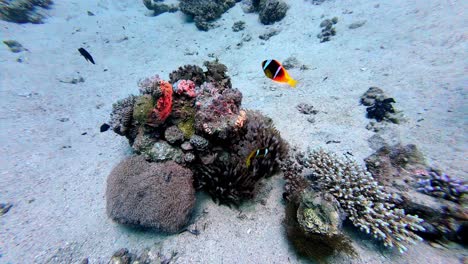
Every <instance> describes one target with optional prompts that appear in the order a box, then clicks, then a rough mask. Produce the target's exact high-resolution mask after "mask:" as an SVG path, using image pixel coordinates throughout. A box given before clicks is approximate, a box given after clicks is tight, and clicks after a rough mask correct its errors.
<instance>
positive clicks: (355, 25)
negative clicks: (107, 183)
mask: <svg viewBox="0 0 468 264" xmlns="http://www.w3.org/2000/svg"><path fill="white" fill-rule="evenodd" d="M366 22H367V21H366V20H361V21H356V22H354V23H352V24H351V25H349V26H348V28H349V29H356V28H360V27H362V26H364V24H366Z"/></svg>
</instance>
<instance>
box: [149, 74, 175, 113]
mask: <svg viewBox="0 0 468 264" xmlns="http://www.w3.org/2000/svg"><path fill="white" fill-rule="evenodd" d="M159 87H160V89H161V92H162V94H161V97H159V99H158V101H157V102H156V107H155V108H154V109H153V112H157V114H158V116H159V120H160V121H161V122H164V121H165V120H166V118H167V117H168V116H169V115H170V114H171V111H172V85H171V84H170V83H168V82H166V81H163V80H161V81H159Z"/></svg>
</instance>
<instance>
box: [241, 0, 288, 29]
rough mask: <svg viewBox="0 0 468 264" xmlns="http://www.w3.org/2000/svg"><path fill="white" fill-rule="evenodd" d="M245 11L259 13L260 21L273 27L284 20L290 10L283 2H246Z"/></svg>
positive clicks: (271, 0) (279, 0)
mask: <svg viewBox="0 0 468 264" xmlns="http://www.w3.org/2000/svg"><path fill="white" fill-rule="evenodd" d="M243 4H244V8H243V9H244V11H245V12H247V13H252V12H257V13H258V17H259V20H260V22H261V23H262V24H264V25H271V24H274V23H275V22H278V21H280V20H282V19H283V18H284V17H285V16H286V13H287V11H288V9H289V7H288V5H287V4H286V3H285V2H284V1H282V0H245V1H244V3H243Z"/></svg>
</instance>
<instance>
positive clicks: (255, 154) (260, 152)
mask: <svg viewBox="0 0 468 264" xmlns="http://www.w3.org/2000/svg"><path fill="white" fill-rule="evenodd" d="M266 155H268V148H262V149H256V150H253V151H252V152H250V154H249V156H247V159H245V165H246V166H247V168H249V167H250V163H251V161H252V159H256V158H264V157H265V156H266Z"/></svg>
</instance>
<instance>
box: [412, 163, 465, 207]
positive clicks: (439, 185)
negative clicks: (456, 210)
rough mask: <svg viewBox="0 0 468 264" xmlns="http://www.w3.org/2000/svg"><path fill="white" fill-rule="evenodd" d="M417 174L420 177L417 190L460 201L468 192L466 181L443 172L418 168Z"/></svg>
mask: <svg viewBox="0 0 468 264" xmlns="http://www.w3.org/2000/svg"><path fill="white" fill-rule="evenodd" d="M415 176H416V177H417V178H418V181H417V187H418V189H417V190H418V191H420V192H422V193H424V194H427V195H431V196H434V197H439V198H443V199H446V200H449V201H453V202H456V203H460V199H461V198H462V196H463V195H465V194H466V193H468V185H467V184H466V182H464V181H462V180H460V179H456V178H454V177H450V176H448V175H447V174H445V173H442V172H438V171H435V170H429V171H419V170H418V171H415Z"/></svg>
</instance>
